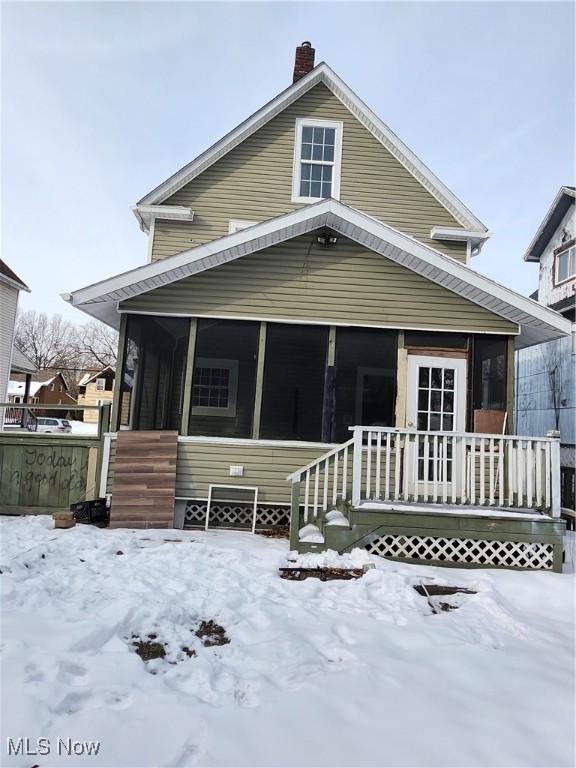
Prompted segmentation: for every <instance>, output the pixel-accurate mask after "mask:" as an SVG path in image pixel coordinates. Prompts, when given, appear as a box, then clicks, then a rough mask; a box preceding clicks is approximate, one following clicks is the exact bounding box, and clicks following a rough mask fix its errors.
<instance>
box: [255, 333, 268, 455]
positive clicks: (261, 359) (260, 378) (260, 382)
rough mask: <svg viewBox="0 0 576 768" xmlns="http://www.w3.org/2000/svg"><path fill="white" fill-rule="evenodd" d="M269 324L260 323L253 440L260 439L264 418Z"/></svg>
mask: <svg viewBox="0 0 576 768" xmlns="http://www.w3.org/2000/svg"><path fill="white" fill-rule="evenodd" d="M267 333H268V323H267V322H266V321H262V322H261V323H260V335H259V337H258V360H257V363H256V392H255V395H254V418H253V419H252V439H253V440H258V438H259V437H260V421H261V418H262V389H263V386H264V363H265V358H266V334H267Z"/></svg>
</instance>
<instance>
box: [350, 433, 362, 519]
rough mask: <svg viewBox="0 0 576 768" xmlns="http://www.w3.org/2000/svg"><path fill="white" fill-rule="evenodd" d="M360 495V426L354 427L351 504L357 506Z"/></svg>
mask: <svg viewBox="0 0 576 768" xmlns="http://www.w3.org/2000/svg"><path fill="white" fill-rule="evenodd" d="M361 497H362V427H354V453H353V463H352V506H353V507H357V506H359V504H360V500H361Z"/></svg>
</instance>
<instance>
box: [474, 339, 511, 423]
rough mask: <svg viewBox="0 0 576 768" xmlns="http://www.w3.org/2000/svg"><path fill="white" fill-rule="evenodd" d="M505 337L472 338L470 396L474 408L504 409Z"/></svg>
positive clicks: (506, 348)
mask: <svg viewBox="0 0 576 768" xmlns="http://www.w3.org/2000/svg"><path fill="white" fill-rule="evenodd" d="M507 351H508V342H507V339H503V338H494V337H488V336H481V337H476V338H475V340H474V362H473V383H472V389H473V393H472V397H473V403H474V410H488V411H505V410H506V364H507V357H508V354H507Z"/></svg>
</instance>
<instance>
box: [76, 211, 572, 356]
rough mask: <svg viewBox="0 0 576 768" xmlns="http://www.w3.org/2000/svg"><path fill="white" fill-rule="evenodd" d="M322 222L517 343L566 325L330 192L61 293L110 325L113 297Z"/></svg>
mask: <svg viewBox="0 0 576 768" xmlns="http://www.w3.org/2000/svg"><path fill="white" fill-rule="evenodd" d="M325 227H328V228H330V229H332V230H334V231H335V232H337V233H338V234H340V235H342V236H344V237H347V238H349V239H351V240H354V241H355V242H357V243H358V244H360V245H362V246H364V247H365V248H368V249H369V250H372V251H374V252H376V253H380V254H381V255H383V256H385V257H386V258H388V259H390V260H391V261H394V262H395V263H397V264H400V265H402V266H404V267H407V268H408V269H411V270H412V271H413V272H415V273H416V274H419V275H421V276H423V277H425V278H427V279H428V280H431V281H432V282H434V283H436V284H438V285H441V286H443V287H444V288H447V289H448V290H450V291H452V292H453V293H456V294H458V295H460V296H462V297H464V298H465V299H468V300H469V301H471V302H473V303H475V304H478V305H479V306H482V307H484V308H485V309H488V310H489V311H490V312H493V313H494V314H496V315H499V316H501V317H504V318H506V319H507V320H510V321H511V322H513V323H516V324H517V325H520V326H521V335H520V337H519V339H518V342H519V343H518V345H517V346H518V348H521V347H525V346H531V345H532V344H538V343H540V342H542V341H550V340H552V339H555V338H560V337H561V336H566V335H569V334H570V332H571V323H570V321H568V320H566V318H564V317H562V316H561V315H560V314H559V313H558V312H554V310H551V309H549V308H548V307H544V306H543V305H541V304H538V302H536V301H533V300H532V299H529V298H527V297H526V296H522V295H521V294H518V293H516V292H515V291H512V290H511V289H510V288H506V287H505V286H503V285H500V284H499V283H497V282H495V281H494V280H491V279H490V278H488V277H485V276H484V275H481V274H480V273H479V272H476V271H475V270H473V269H471V268H470V267H469V266H467V265H465V264H462V263H461V262H458V261H456V260H455V259H452V258H450V257H449V256H446V255H444V254H443V253H441V252H440V251H437V250H435V249H434V248H431V247H430V246H428V245H424V244H423V243H420V242H419V241H418V240H416V239H415V238H413V237H410V236H408V235H405V234H404V233H402V232H399V231H398V230H396V229H394V228H393V227H390V226H388V225H387V224H383V223H382V222H379V221H377V220H376V219H373V218H372V217H370V216H366V215H365V214H363V213H361V212H360V211H357V210H355V209H353V208H350V207H349V206H346V205H344V204H343V203H341V202H339V201H338V200H332V199H328V200H322V201H321V202H319V203H315V204H313V205H307V206H304V207H302V208H299V209H297V210H296V211H291V212H290V213H287V214H283V215H282V216H278V217H277V218H274V219H269V220H267V221H263V222H261V223H259V224H256V225H254V226H253V227H250V228H249V229H245V230H240V231H238V232H234V233H233V234H231V235H225V236H224V237H221V238H219V239H218V240H213V241H211V242H209V243H205V244H203V245H199V246H196V247H195V248H192V249H191V250H188V251H183V252H181V253H177V254H175V255H174V256H168V257H167V258H165V259H161V260H159V261H155V262H153V263H150V264H144V265H143V266H141V267H137V268H136V269H133V270H130V271H128V272H124V273H122V274H120V275H116V276H114V277H111V278H108V279H107V280H103V281H101V282H100V283H96V284H94V285H90V286H87V287H86V288H82V289H80V290H78V291H74V292H73V293H72V294H64V298H65V300H67V301H70V303H71V304H72V305H73V306H76V307H78V308H79V309H81V310H82V311H84V312H86V313H87V314H89V315H91V316H92V317H96V318H98V319H99V320H102V321H103V322H105V323H107V324H108V325H111V326H113V327H117V326H118V324H119V318H120V315H119V313H118V303H119V302H121V301H124V300H126V299H129V298H131V297H133V296H138V295H140V294H142V293H146V292H147V291H151V290H154V289H155V288H159V287H161V286H164V285H169V284H171V283H173V282H176V281H177V280H181V279H182V278H184V277H188V276H190V275H194V274H198V273H200V272H204V271H205V270H208V269H211V268H212V267H215V266H219V265H221V264H225V263H227V262H230V261H233V260H235V259H237V258H240V257H241V256H244V255H246V254H249V253H255V252H256V251H259V250H262V249H263V248H268V247H270V246H273V245H277V244H279V243H282V242H285V241H286V240H290V239H292V238H294V237H297V236H298V235H303V234H307V233H309V232H313V231H315V230H317V229H323V228H325Z"/></svg>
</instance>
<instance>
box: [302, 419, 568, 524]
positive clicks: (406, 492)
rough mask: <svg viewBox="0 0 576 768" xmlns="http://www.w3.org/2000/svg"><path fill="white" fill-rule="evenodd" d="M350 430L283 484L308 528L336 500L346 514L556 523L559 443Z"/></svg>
mask: <svg viewBox="0 0 576 768" xmlns="http://www.w3.org/2000/svg"><path fill="white" fill-rule="evenodd" d="M352 429H353V432H354V437H353V438H352V440H349V441H348V442H347V443H344V444H343V445H341V446H339V447H338V448H335V449H333V450H332V451H330V452H329V453H326V454H324V455H323V456H321V457H320V458H318V459H316V461H313V462H311V463H310V464H308V465H307V466H306V467H303V468H302V469H300V470H298V471H297V472H295V473H293V474H292V475H290V477H289V478H288V479H289V480H291V481H292V482H293V483H296V482H298V483H300V484H301V485H302V484H303V486H304V488H303V491H304V492H303V512H304V522H305V523H308V522H315V521H316V520H317V519H318V517H319V515H320V513H321V512H322V511H327V510H328V509H329V508H330V506H333V505H334V504H336V503H337V501H338V499H345V500H346V501H351V503H352V505H353V506H358V505H359V504H361V503H363V502H367V501H381V502H388V501H389V502H404V503H406V502H412V503H416V502H420V503H430V504H458V505H466V506H481V507H504V508H509V507H512V508H522V509H535V510H536V509H537V510H542V511H546V512H548V513H550V514H551V515H552V516H554V517H559V516H560V442H559V440H558V439H555V438H544V437H542V438H540V437H538V438H536V437H522V436H516V435H510V436H509V435H484V434H477V433H465V432H462V433H460V432H421V431H418V430H413V429H393V428H387V427H353V428H352ZM350 454H351V455H350ZM300 498H301V497H300ZM301 501H302V499H301ZM301 506H302V504H301Z"/></svg>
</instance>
